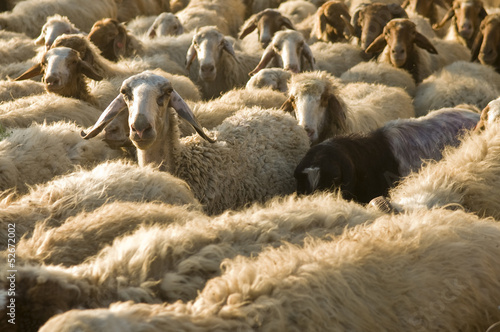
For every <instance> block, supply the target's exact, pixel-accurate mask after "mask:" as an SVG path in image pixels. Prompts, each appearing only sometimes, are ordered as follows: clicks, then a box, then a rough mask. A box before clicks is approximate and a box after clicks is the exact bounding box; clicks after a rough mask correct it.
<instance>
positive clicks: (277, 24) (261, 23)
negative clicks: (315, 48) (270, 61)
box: [239, 9, 294, 48]
mask: <svg viewBox="0 0 500 332" xmlns="http://www.w3.org/2000/svg"><path fill="white" fill-rule="evenodd" d="M283 28H285V29H292V30H294V27H293V24H292V22H291V21H290V20H289V19H288V18H287V17H285V16H283V15H282V14H281V13H280V12H279V11H277V10H274V9H266V10H263V11H261V12H260V13H257V14H255V15H252V16H251V17H250V18H249V19H248V20H247V21H246V22H245V24H244V25H243V27H242V28H241V33H240V35H239V38H240V39H243V38H244V37H245V36H247V35H248V34H250V33H251V32H252V31H254V30H255V29H257V35H258V37H259V42H260V44H261V45H262V48H266V47H267V45H269V43H270V42H271V39H272V38H273V36H274V34H275V33H276V32H278V31H279V30H281V29H283Z"/></svg>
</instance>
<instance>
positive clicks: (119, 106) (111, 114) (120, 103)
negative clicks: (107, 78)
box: [80, 94, 127, 139]
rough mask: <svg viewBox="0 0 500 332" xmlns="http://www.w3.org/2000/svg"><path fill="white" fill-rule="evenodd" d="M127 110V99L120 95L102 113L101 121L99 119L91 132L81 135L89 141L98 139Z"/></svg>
mask: <svg viewBox="0 0 500 332" xmlns="http://www.w3.org/2000/svg"><path fill="white" fill-rule="evenodd" d="M125 108H127V103H126V102H125V99H124V98H123V95H122V94H119V95H118V96H117V97H116V98H115V99H114V100H113V101H112V102H111V103H110V104H109V105H108V107H106V109H105V110H104V112H102V114H101V116H100V117H99V119H97V122H96V123H95V124H94V126H92V128H90V131H89V132H88V133H85V132H84V131H82V132H81V133H80V135H81V136H82V137H83V138H84V139H89V138H93V137H96V136H97V135H98V134H99V133H100V132H101V131H103V129H104V128H105V127H106V126H107V125H108V123H110V122H111V121H113V119H114V118H116V116H117V115H118V114H120V112H121V111H123V110H124V109H125Z"/></svg>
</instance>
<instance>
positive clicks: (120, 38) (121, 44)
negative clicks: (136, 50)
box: [113, 24, 128, 59]
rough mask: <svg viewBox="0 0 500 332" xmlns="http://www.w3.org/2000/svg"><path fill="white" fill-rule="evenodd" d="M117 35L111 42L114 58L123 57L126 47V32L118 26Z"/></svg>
mask: <svg viewBox="0 0 500 332" xmlns="http://www.w3.org/2000/svg"><path fill="white" fill-rule="evenodd" d="M117 28H118V35H117V36H116V37H115V39H114V40H113V53H114V54H115V56H116V58H118V59H119V58H120V57H122V56H124V55H125V50H126V45H127V39H128V37H127V30H126V29H125V28H124V27H123V26H122V25H121V24H119V25H118V27H117Z"/></svg>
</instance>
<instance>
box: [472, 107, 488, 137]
mask: <svg viewBox="0 0 500 332" xmlns="http://www.w3.org/2000/svg"><path fill="white" fill-rule="evenodd" d="M489 111H490V105H487V106H486V107H485V108H484V109H483V111H482V112H481V117H480V119H479V122H478V123H477V125H476V128H474V131H476V132H479V131H483V130H485V129H486V123H487V122H488V112H489Z"/></svg>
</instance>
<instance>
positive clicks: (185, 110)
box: [169, 90, 215, 143]
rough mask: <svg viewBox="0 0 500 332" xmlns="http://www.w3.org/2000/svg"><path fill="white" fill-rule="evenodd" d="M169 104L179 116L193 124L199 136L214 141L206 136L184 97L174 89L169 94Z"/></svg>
mask: <svg viewBox="0 0 500 332" xmlns="http://www.w3.org/2000/svg"><path fill="white" fill-rule="evenodd" d="M169 106H170V107H172V108H173V109H174V110H175V111H176V112H177V114H178V115H179V116H180V117H181V118H183V119H184V120H186V121H187V122H189V124H190V125H191V126H193V128H194V129H195V130H196V132H197V133H198V134H199V135H200V136H201V137H203V138H204V139H205V140H207V141H208V142H210V143H215V140H213V139H211V138H210V137H208V136H207V134H205V132H204V131H203V128H202V127H201V126H200V124H199V123H198V121H197V120H196V118H195V116H194V114H193V111H191V109H190V108H189V106H188V105H187V104H186V102H185V101H184V99H182V97H181V96H180V95H179V94H178V93H177V92H176V91H175V90H174V91H172V93H171V94H170V102H169Z"/></svg>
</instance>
